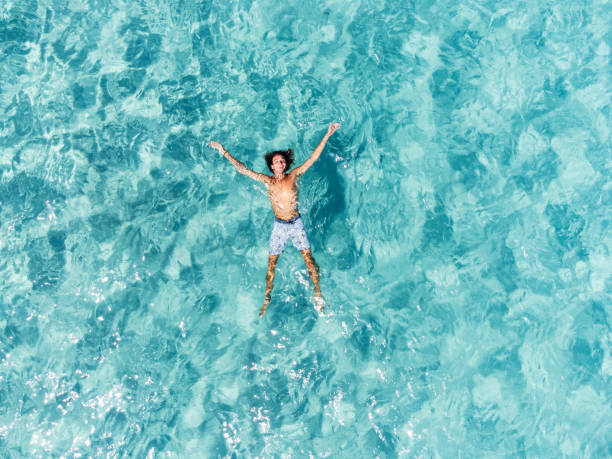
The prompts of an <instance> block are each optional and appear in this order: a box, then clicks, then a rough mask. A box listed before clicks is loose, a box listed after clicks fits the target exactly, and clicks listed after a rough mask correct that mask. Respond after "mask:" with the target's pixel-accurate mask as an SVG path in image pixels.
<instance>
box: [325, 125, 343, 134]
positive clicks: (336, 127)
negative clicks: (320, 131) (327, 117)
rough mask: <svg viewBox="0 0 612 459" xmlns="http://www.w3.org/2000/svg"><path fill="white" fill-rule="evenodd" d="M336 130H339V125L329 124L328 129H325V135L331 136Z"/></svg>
mask: <svg viewBox="0 0 612 459" xmlns="http://www.w3.org/2000/svg"><path fill="white" fill-rule="evenodd" d="M338 129H340V123H329V127H328V128H327V135H328V136H330V135H332V134H333V133H334V132H336V131H337V130H338Z"/></svg>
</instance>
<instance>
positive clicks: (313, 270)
mask: <svg viewBox="0 0 612 459" xmlns="http://www.w3.org/2000/svg"><path fill="white" fill-rule="evenodd" d="M300 253H301V254H302V257H304V263H306V269H308V274H309V275H310V279H311V280H312V283H313V284H314V296H315V302H316V303H317V310H318V311H319V312H322V311H323V295H321V288H320V287H319V267H318V266H317V263H316V262H315V260H314V258H313V257H312V253H310V249H307V250H301V251H300Z"/></svg>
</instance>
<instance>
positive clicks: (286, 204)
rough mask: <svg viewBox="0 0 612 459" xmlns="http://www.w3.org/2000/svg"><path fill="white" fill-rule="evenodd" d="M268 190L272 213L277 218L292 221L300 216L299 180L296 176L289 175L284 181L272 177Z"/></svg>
mask: <svg viewBox="0 0 612 459" xmlns="http://www.w3.org/2000/svg"><path fill="white" fill-rule="evenodd" d="M267 188H268V197H269V198H270V204H272V211H273V212H274V216H275V217H276V218H279V219H281V220H291V219H292V218H295V217H297V216H298V215H299V214H300V212H299V211H298V180H297V177H296V176H295V175H292V174H287V175H285V178H284V179H282V180H277V179H276V178H274V177H270V181H269V182H268V183H267Z"/></svg>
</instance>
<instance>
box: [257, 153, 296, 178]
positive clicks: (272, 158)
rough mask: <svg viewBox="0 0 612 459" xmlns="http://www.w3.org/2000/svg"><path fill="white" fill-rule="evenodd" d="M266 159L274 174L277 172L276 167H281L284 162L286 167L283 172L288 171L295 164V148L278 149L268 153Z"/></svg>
mask: <svg viewBox="0 0 612 459" xmlns="http://www.w3.org/2000/svg"><path fill="white" fill-rule="evenodd" d="M264 158H265V160H266V164H267V165H268V169H270V172H272V173H273V174H275V173H276V171H275V170H274V169H279V170H280V168H281V166H282V165H283V163H284V169H283V170H282V172H286V171H288V170H289V168H290V167H291V165H292V164H293V150H292V149H291V148H290V149H289V150H277V151H273V152H270V153H266V156H264Z"/></svg>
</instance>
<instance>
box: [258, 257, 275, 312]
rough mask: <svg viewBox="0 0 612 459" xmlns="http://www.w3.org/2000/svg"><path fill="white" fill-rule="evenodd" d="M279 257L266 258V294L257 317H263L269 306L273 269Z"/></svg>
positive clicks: (272, 285)
mask: <svg viewBox="0 0 612 459" xmlns="http://www.w3.org/2000/svg"><path fill="white" fill-rule="evenodd" d="M278 257H279V255H270V256H269V257H268V272H267V273H266V294H265V296H264V305H263V306H262V307H261V309H260V311H259V317H261V316H263V315H264V313H265V312H266V308H267V307H268V305H269V304H270V300H271V299H272V298H271V294H272V289H273V288H274V269H275V268H276V262H277V261H278Z"/></svg>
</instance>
